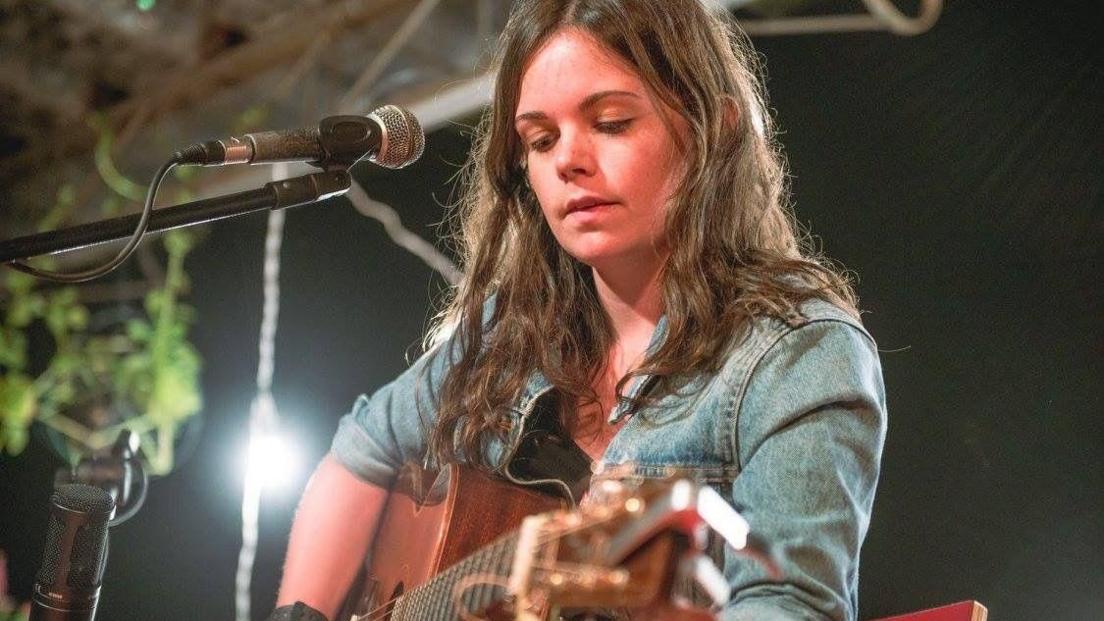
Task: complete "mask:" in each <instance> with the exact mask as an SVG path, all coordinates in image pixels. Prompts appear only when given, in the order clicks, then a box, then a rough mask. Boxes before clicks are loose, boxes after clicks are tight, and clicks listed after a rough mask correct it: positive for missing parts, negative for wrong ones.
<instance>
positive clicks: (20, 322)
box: [7, 293, 46, 328]
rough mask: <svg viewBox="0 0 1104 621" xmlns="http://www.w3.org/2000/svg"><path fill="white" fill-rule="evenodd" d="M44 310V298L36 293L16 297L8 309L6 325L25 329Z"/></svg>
mask: <svg viewBox="0 0 1104 621" xmlns="http://www.w3.org/2000/svg"><path fill="white" fill-rule="evenodd" d="M45 308H46V298H44V297H42V295H40V294H37V293H31V294H21V295H16V296H15V298H14V299H12V302H11V305H10V306H9V307H8V317H7V321H8V325H9V326H11V327H13V328H26V327H27V326H28V325H30V324H31V322H32V321H34V320H35V317H38V316H41V315H42V313H43V309H45Z"/></svg>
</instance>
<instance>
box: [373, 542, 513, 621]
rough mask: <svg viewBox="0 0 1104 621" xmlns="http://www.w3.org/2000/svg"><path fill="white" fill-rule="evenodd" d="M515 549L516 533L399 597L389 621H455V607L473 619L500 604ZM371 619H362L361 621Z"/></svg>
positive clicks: (456, 616) (457, 612)
mask: <svg viewBox="0 0 1104 621" xmlns="http://www.w3.org/2000/svg"><path fill="white" fill-rule="evenodd" d="M516 549H517V534H516V533H510V534H508V535H504V536H503V537H500V538H499V539H498V540H496V541H495V542H493V543H491V544H490V545H488V546H486V547H484V548H481V549H479V551H477V552H475V553H474V554H471V555H470V556H468V557H466V558H464V560H462V561H460V562H459V563H457V564H455V565H453V566H452V567H450V568H448V569H446V570H445V571H443V572H441V573H440V574H437V575H436V576H435V577H433V578H432V579H431V580H429V581H428V582H426V583H425V584H423V585H421V586H419V587H417V588H414V589H411V590H410V591H407V592H406V593H404V594H403V595H402V596H400V597H399V598H398V600H397V601H396V602H395V605H394V608H393V609H392V613H391V619H393V620H394V621H408V620H409V621H454V620H455V619H459V618H461V616H460V610H458V609H457V605H460V606H463V610H465V611H467V612H470V613H472V614H473V615H474V614H475V613H477V612H478V611H482V610H485V609H486V608H488V607H490V606H492V605H494V604H496V603H498V602H500V601H502V600H503V599H504V598H505V597H506V588H505V585H506V579H507V578H508V577H509V575H510V568H511V565H512V563H513V558H514V552H515V550H516ZM371 618H372V617H371V616H368V617H365V618H364V621H368V620H369V619H371Z"/></svg>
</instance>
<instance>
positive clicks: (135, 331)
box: [126, 319, 153, 343]
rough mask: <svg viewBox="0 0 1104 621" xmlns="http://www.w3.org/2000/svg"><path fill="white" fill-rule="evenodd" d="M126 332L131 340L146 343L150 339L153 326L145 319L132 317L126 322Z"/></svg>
mask: <svg viewBox="0 0 1104 621" xmlns="http://www.w3.org/2000/svg"><path fill="white" fill-rule="evenodd" d="M126 332H127V336H129V337H130V338H131V340H133V341H137V342H139V343H145V342H147V341H149V339H150V335H151V334H152V333H153V328H152V327H151V326H150V324H149V322H148V321H146V320H145V319H131V320H130V321H128V322H127V323H126Z"/></svg>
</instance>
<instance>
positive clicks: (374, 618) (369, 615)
mask: <svg viewBox="0 0 1104 621" xmlns="http://www.w3.org/2000/svg"><path fill="white" fill-rule="evenodd" d="M615 517H616V516H609V517H605V518H603V519H599V520H596V522H590V523H586V524H578V525H575V526H572V527H569V528H566V529H564V530H560V531H556V533H554V534H549V535H544V536H542V537H540V538H538V540H537V545H538V546H545V545H548V544H549V543H551V541H552V540H553V539H556V538H562V537H564V536H567V535H573V534H574V533H576V531H578V530H581V529H583V528H586V527H591V526H597V525H602V524H604V523H606V522H611V520H613V519H614V518H615ZM516 536H517V531H512V533H510V534H508V535H505V536H502V537H500V538H499V540H497V541H493V543H491V544H489V545H488V546H487V547H486V548H485V550H486V551H485V552H476V554H475V555H471V556H482V555H484V554H488V555H489V554H490V552H491V549H492V548H493V547H495V546H498V545H500V544H503V543H507V541H509V540H510V539H513V538H514V537H516ZM469 558H470V557H469ZM465 560H467V559H465ZM461 562H463V561H461ZM459 565H460V564H457V565H454V566H452V567H449V568H448V569H445V570H444V571H442V572H440V573H438V575H436V576H434V577H433V578H432V579H431V580H429V582H426V583H425V585H422V586H421V587H418V588H417V589H416V590H414V591H410V592H408V593H405V594H411V593H415V592H420V591H421V590H422V589H423V588H426V587H429V586H431V582H434V581H436V580H438V579H443V578H444V577H445V576H446V575H447V573H449V572H450V571H452V570H453V569H455V568H457V567H459ZM403 597H404V596H403V594H400V596H397V597H394V598H391V599H389V600H386V601H384V602H382V603H380V606H378V607H375V608H373V609H372V610H370V611H368V612H365V613H364V615H361V617H358V618H357V621H379V620H380V619H384V618H385V615H386V614H388V612H389V610H388V608H389V607H390V606H391V604H393V603H395V602H397V601H399V600H400V599H402V598H403Z"/></svg>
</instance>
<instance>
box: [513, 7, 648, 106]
mask: <svg viewBox="0 0 1104 621" xmlns="http://www.w3.org/2000/svg"><path fill="white" fill-rule="evenodd" d="M611 90H612V91H627V92H630V93H634V94H637V95H640V96H642V97H643V96H646V94H647V93H646V86H645V85H644V82H643V80H641V78H640V76H639V75H637V73H636V71H635V70H633V68H632V67H631V66H630V65H629V63H628V62H627V61H625V59H623V58H621V57H620V56H618V55H617V54H616V53H615V52H613V51H612V50H610V49H609V48H608V47H606V46H605V45H603V44H602V43H601V42H599V41H598V40H597V39H595V38H594V37H592V36H591V35H589V34H587V33H585V32H583V31H581V30H578V29H574V28H569V29H565V30H561V31H559V32H557V33H556V34H554V35H552V36H551V37H549V38H548V40H547V41H545V42H544V44H543V45H541V46H540V47H539V48H538V49H537V51H536V52H534V53H533V56H532V57H530V59H529V62H528V63H526V65H525V69H524V71H523V72H522V75H521V90H520V94H519V97H518V106H517V109H518V112H519V113H523V114H524V113H526V112H530V111H545V110H547V109H550V108H551V109H555V108H558V107H559V106H572V105H577V104H578V103H580V102H581V101H582V100H584V99H585V98H586V97H587V95H589V94H591V93H595V92H599V91H611Z"/></svg>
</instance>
